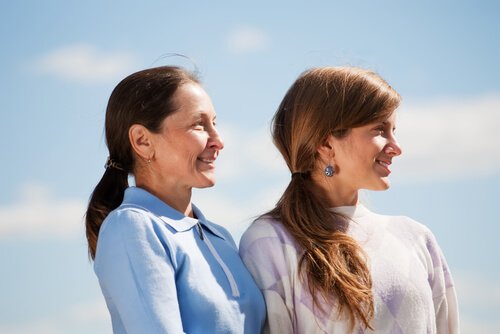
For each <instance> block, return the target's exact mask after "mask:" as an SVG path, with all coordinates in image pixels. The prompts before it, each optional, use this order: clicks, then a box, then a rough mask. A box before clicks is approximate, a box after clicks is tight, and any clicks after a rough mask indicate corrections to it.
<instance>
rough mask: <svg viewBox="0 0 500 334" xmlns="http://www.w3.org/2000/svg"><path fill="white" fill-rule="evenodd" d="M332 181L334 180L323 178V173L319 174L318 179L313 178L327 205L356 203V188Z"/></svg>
mask: <svg viewBox="0 0 500 334" xmlns="http://www.w3.org/2000/svg"><path fill="white" fill-rule="evenodd" d="M334 177H335V176H334ZM333 181H334V180H330V179H325V177H324V176H323V175H321V176H320V179H319V180H317V179H313V182H314V184H315V185H316V186H317V187H318V189H319V192H320V196H321V198H322V199H323V201H324V202H325V205H326V206H327V207H330V208H336V207H339V206H353V205H356V204H358V190H356V189H350V188H347V187H342V186H341V185H339V184H335V182H333Z"/></svg>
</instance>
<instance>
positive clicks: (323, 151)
mask: <svg viewBox="0 0 500 334" xmlns="http://www.w3.org/2000/svg"><path fill="white" fill-rule="evenodd" d="M334 141H335V140H334V138H333V136H332V135H328V136H326V137H325V139H323V141H322V142H321V144H320V145H319V147H318V154H319V156H320V157H321V159H322V160H323V161H329V160H330V159H331V158H333V157H334V156H335V150H334Z"/></svg>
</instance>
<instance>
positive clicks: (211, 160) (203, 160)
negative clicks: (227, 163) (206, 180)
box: [198, 158, 215, 164]
mask: <svg viewBox="0 0 500 334" xmlns="http://www.w3.org/2000/svg"><path fill="white" fill-rule="evenodd" d="M198 160H199V161H201V162H204V163H206V164H211V163H213V162H215V159H207V158H198Z"/></svg>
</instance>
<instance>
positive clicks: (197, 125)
mask: <svg viewBox="0 0 500 334" xmlns="http://www.w3.org/2000/svg"><path fill="white" fill-rule="evenodd" d="M193 128H195V129H197V130H203V129H204V128H205V122H204V121H203V120H199V121H196V122H195V123H194V124H193Z"/></svg>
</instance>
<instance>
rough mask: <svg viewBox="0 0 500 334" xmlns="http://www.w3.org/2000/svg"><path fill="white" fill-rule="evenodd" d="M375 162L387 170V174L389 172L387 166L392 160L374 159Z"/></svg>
mask: <svg viewBox="0 0 500 334" xmlns="http://www.w3.org/2000/svg"><path fill="white" fill-rule="evenodd" d="M375 162H376V163H377V165H379V166H381V167H382V168H383V169H384V170H385V171H386V172H387V175H389V174H390V173H391V170H390V169H389V166H390V165H391V164H392V162H391V161H390V160H383V159H376V160H375Z"/></svg>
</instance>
